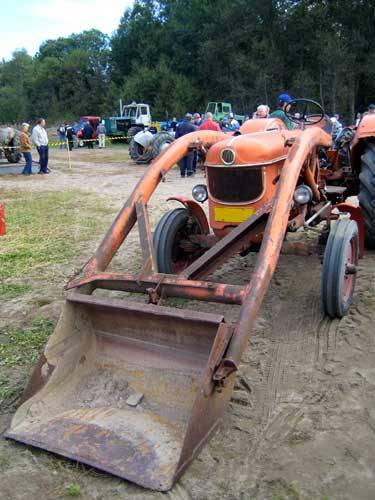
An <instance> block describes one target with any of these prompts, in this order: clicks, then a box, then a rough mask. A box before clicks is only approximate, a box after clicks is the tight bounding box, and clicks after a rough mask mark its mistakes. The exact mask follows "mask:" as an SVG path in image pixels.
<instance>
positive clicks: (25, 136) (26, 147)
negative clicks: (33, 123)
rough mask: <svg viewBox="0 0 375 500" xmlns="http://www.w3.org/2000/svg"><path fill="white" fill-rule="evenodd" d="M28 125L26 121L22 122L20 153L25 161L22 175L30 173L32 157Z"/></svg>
mask: <svg viewBox="0 0 375 500" xmlns="http://www.w3.org/2000/svg"><path fill="white" fill-rule="evenodd" d="M29 127H30V125H29V124H28V123H23V124H22V128H21V136H20V153H22V154H23V157H24V158H25V163H26V164H25V166H24V168H23V171H22V173H23V175H31V174H32V164H33V159H32V156H31V150H32V144H31V142H30V137H29Z"/></svg>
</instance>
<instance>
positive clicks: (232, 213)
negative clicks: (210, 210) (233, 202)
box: [214, 207, 255, 222]
mask: <svg viewBox="0 0 375 500" xmlns="http://www.w3.org/2000/svg"><path fill="white" fill-rule="evenodd" d="M254 212H255V210H254V208H241V207H215V208H214V214H215V220H216V222H243V221H244V220H246V219H247V218H248V217H250V215H252V214H253V213H254Z"/></svg>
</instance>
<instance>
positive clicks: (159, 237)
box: [153, 208, 203, 274]
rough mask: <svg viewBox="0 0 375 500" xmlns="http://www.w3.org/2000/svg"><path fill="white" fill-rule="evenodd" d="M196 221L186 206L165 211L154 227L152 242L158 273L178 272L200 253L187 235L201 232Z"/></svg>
mask: <svg viewBox="0 0 375 500" xmlns="http://www.w3.org/2000/svg"><path fill="white" fill-rule="evenodd" d="M202 233H203V230H202V227H201V225H200V223H199V221H198V219H196V218H195V217H194V216H193V215H191V214H190V213H189V211H188V210H187V209H186V208H175V209H174V210H171V211H170V212H167V213H166V214H165V215H164V216H163V217H162V218H161V219H160V221H159V223H158V225H157V226H156V228H155V232H154V237H153V243H154V252H155V259H156V264H157V269H158V272H159V273H167V274H178V273H180V272H181V271H183V270H184V269H186V268H187V267H188V266H189V265H190V264H191V263H192V262H194V260H196V259H197V258H198V257H199V256H200V255H201V254H202V250H201V249H200V248H199V247H196V246H195V245H194V243H193V242H191V241H189V237H190V236H192V235H195V234H202Z"/></svg>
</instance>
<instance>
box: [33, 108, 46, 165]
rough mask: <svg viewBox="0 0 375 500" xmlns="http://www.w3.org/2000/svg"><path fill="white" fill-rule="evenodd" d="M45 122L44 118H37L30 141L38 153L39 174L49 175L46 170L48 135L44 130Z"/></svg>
mask: <svg viewBox="0 0 375 500" xmlns="http://www.w3.org/2000/svg"><path fill="white" fill-rule="evenodd" d="M45 126H46V121H45V119H44V118H39V120H38V121H37V124H36V125H35V127H34V128H33V132H32V134H31V139H32V141H33V143H34V144H35V146H36V149H37V150H38V153H39V164H40V170H39V172H38V173H39V174H49V173H50V170H49V168H48V135H47V132H46V129H45Z"/></svg>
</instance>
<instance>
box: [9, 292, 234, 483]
mask: <svg viewBox="0 0 375 500" xmlns="http://www.w3.org/2000/svg"><path fill="white" fill-rule="evenodd" d="M229 336H230V329H229V328H228V327H227V325H226V324H225V323H224V322H223V317H222V316H220V315H214V314H207V313H201V312H195V311H187V310H181V309H175V308H169V307H163V306H155V305H152V304H142V303H136V302H132V301H124V300H119V299H103V298H98V297H95V296H90V295H84V294H81V293H76V292H75V293H72V294H71V295H70V297H69V299H68V300H67V302H66V305H65V308H64V311H63V314H62V316H61V318H60V321H59V323H58V325H57V327H56V329H55V332H54V333H53V335H52V336H51V338H50V340H49V341H48V343H47V346H46V348H45V352H44V354H43V355H42V358H41V360H40V361H39V364H38V366H37V367H36V369H35V371H34V374H33V376H32V378H31V381H30V383H29V386H28V387H27V389H26V391H25V394H24V397H23V403H22V405H21V406H20V408H19V409H18V411H17V412H16V414H15V416H14V418H13V420H12V423H11V427H10V429H9V430H8V431H7V433H6V434H5V436H6V437H8V438H11V439H14V440H16V441H20V442H23V443H26V444H29V445H32V446H36V447H38V448H43V449H46V450H49V451H51V452H54V453H57V454H59V455H62V456H64V457H68V458H71V459H73V460H78V461H80V462H83V463H85V464H88V465H91V466H93V467H97V468H99V469H102V470H105V471H107V472H110V473H112V474H115V475H117V476H120V477H122V478H125V479H128V480H130V481H133V482H135V483H137V484H139V485H141V486H144V487H147V488H151V489H155V490H161V491H163V490H168V489H170V488H171V487H172V485H173V483H174V482H175V480H176V479H177V477H178V476H179V475H180V474H181V473H182V471H183V470H184V468H185V467H186V466H187V465H188V464H189V462H190V461H191V460H192V459H193V458H194V456H195V455H196V454H197V453H198V451H199V449H200V447H201V446H202V445H203V444H204V442H205V441H206V440H207V439H208V438H209V435H210V434H211V433H212V431H214V429H215V428H216V427H217V425H218V423H219V421H220V418H221V416H222V414H223V411H224V407H225V404H226V402H227V401H228V400H229V398H230V395H231V392H232V388H233V381H234V377H233V378H230V379H229V381H228V382H229V383H228V384H227V385H226V387H224V388H223V389H222V391H221V392H218V391H217V390H215V388H214V386H213V384H212V374H213V371H214V369H215V367H216V366H217V363H218V361H219V358H220V357H221V356H222V355H223V352H224V350H225V347H226V345H227V343H228V341H229Z"/></svg>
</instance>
